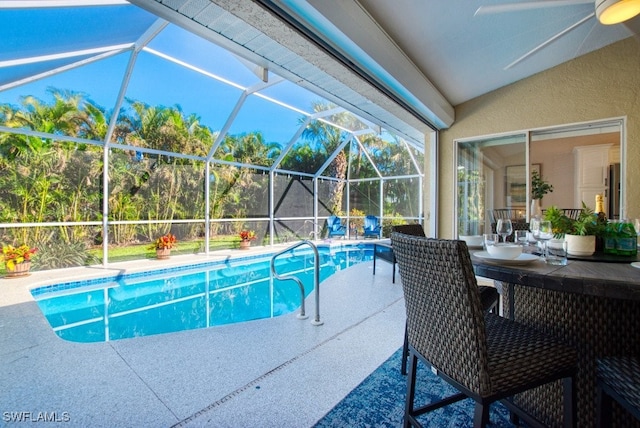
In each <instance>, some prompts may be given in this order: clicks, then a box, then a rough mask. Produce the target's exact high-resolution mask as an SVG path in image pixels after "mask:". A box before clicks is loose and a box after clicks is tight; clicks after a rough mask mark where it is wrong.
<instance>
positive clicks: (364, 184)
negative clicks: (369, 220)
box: [349, 180, 380, 216]
mask: <svg viewBox="0 0 640 428" xmlns="http://www.w3.org/2000/svg"><path fill="white" fill-rule="evenodd" d="M349 198H350V199H349V206H350V207H351V210H354V209H355V210H357V211H359V212H361V213H363V214H364V215H369V214H370V215H375V216H379V215H380V181H379V180H367V181H358V182H354V183H351V192H350V194H349Z"/></svg>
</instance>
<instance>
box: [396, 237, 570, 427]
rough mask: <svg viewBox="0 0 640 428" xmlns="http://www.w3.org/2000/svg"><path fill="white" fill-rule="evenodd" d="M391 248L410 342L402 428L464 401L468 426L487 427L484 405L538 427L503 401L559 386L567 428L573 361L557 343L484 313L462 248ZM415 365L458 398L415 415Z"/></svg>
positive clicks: (434, 244)
mask: <svg viewBox="0 0 640 428" xmlns="http://www.w3.org/2000/svg"><path fill="white" fill-rule="evenodd" d="M391 243H392V246H393V250H394V253H395V255H396V258H397V261H398V265H399V268H400V276H401V278H402V286H403V290H404V299H405V307H406V312H407V334H408V340H409V376H408V377H407V396H406V405H405V417H404V426H405V427H409V426H417V427H421V426H422V425H421V424H420V422H419V421H418V419H417V418H418V416H420V415H423V414H425V413H427V412H430V411H432V410H435V409H438V408H441V407H444V406H446V405H449V404H452V403H454V402H456V401H459V400H462V399H464V398H472V399H473V400H475V402H476V405H475V413H474V426H475V427H485V426H486V424H487V423H488V422H489V405H490V404H491V403H493V402H495V401H498V400H500V401H502V402H503V404H504V405H505V406H506V407H507V408H508V409H509V410H510V411H511V412H513V413H515V414H516V415H517V416H518V417H520V418H521V419H522V420H523V421H524V422H525V423H527V424H528V425H530V426H542V423H540V422H539V421H537V420H536V419H534V418H533V417H532V416H530V415H528V414H526V413H524V412H523V411H522V410H521V409H520V408H518V407H517V406H515V405H514V404H513V402H512V401H511V400H509V399H508V398H510V397H512V396H513V395H514V394H517V393H520V392H523V391H526V390H528V389H531V388H534V387H537V386H540V385H544V384H547V383H549V382H552V381H555V380H559V379H562V380H563V382H562V383H563V386H564V402H563V416H564V424H565V426H573V425H574V421H575V405H574V404H575V403H574V402H575V398H574V394H573V379H574V375H575V373H576V370H577V368H576V367H577V353H576V351H575V349H573V348H571V347H569V346H566V345H565V344H563V343H561V342H560V341H558V340H557V339H555V338H553V337H551V336H548V335H545V334H543V333H541V332H538V331H536V330H534V329H531V328H529V327H526V326H524V325H522V324H519V323H517V322H515V321H513V320H510V319H506V318H503V317H500V316H498V315H496V314H493V313H489V312H486V311H483V310H482V306H481V304H480V295H479V293H478V288H477V283H476V278H475V275H474V273H473V266H472V264H471V257H470V256H469V251H468V249H467V245H466V243H465V242H464V241H455V240H439V239H425V238H420V237H414V236H408V235H404V234H400V233H397V232H394V233H392V234H391ZM418 360H421V361H422V362H424V363H426V364H427V365H429V366H430V367H431V370H432V372H434V373H436V374H437V375H438V376H440V377H441V378H443V379H444V380H445V381H447V382H448V383H449V384H451V385H452V386H454V387H455V388H456V389H458V390H459V391H460V393H458V394H455V395H453V396H451V397H447V398H444V399H442V400H441V401H438V402H435V403H429V404H426V405H423V406H419V407H416V404H415V391H416V382H417V379H416V369H417V364H418Z"/></svg>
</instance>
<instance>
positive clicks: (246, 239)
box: [240, 230, 256, 250]
mask: <svg viewBox="0 0 640 428" xmlns="http://www.w3.org/2000/svg"><path fill="white" fill-rule="evenodd" d="M255 239H256V233H255V232H254V231H253V230H243V231H241V232H240V249H241V250H248V249H249V247H250V246H251V241H253V240H255Z"/></svg>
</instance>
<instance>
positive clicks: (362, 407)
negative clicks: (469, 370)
mask: <svg viewBox="0 0 640 428" xmlns="http://www.w3.org/2000/svg"><path fill="white" fill-rule="evenodd" d="M401 357H402V349H399V350H398V351H396V352H395V353H394V354H393V355H392V356H391V357H390V358H389V359H388V360H387V361H385V362H384V363H382V365H381V366H380V367H378V368H377V369H376V370H375V371H374V372H373V373H371V374H370V375H369V376H368V377H367V378H366V379H365V380H363V381H362V383H361V384H360V385H358V386H357V387H356V388H355V389H354V390H353V391H351V392H350V393H349V395H347V396H346V397H345V398H344V399H343V400H342V401H341V402H340V403H338V405H337V406H336V407H334V408H333V409H331V410H330V411H329V413H327V414H326V415H325V416H324V417H323V418H322V419H320V421H318V423H317V424H316V425H315V427H317V428H321V427H345V428H346V427H349V428H352V427H375V428H378V427H402V421H403V416H404V403H405V397H406V389H407V377H406V376H403V375H402V374H400V361H401ZM455 392H456V390H455V389H454V388H453V387H451V386H449V384H447V383H446V382H445V381H443V380H442V379H440V378H439V377H437V376H436V375H434V374H433V373H431V371H430V370H429V369H428V368H427V367H425V365H424V364H423V363H421V362H418V382H417V390H416V403H418V405H422V404H423V403H426V401H425V400H429V402H432V401H436V400H437V399H439V398H442V397H446V396H449V395H452V394H454V393H455ZM474 404H475V403H474V401H473V400H471V399H466V400H462V401H459V402H457V403H455V404H451V405H449V406H446V407H444V408H442V409H438V410H435V411H433V412H430V413H427V414H426V415H423V416H421V417H420V418H419V420H420V421H421V422H422V424H423V425H424V426H425V427H438V428H440V427H470V426H473V410H474ZM488 426H490V427H513V424H511V423H510V422H509V411H508V410H507V408H506V407H504V406H503V405H502V404H500V403H495V404H492V405H491V423H490V424H489V425H488Z"/></svg>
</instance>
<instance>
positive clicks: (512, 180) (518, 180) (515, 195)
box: [504, 163, 541, 208]
mask: <svg viewBox="0 0 640 428" xmlns="http://www.w3.org/2000/svg"><path fill="white" fill-rule="evenodd" d="M540 169H541V167H540V164H539V163H534V164H531V172H533V171H537V172H538V174H540ZM505 179H506V183H505V186H504V188H505V193H506V194H505V201H506V203H507V207H509V208H524V207H526V205H527V167H526V165H512V166H508V167H506V168H505Z"/></svg>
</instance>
